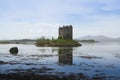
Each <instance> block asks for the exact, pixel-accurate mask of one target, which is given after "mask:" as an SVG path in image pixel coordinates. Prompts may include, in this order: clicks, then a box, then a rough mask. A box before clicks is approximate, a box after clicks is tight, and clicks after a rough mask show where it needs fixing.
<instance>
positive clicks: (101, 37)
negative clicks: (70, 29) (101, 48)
mask: <svg viewBox="0 0 120 80" xmlns="http://www.w3.org/2000/svg"><path fill="white" fill-rule="evenodd" d="M77 40H95V41H111V42H113V41H119V42H120V37H119V38H112V37H108V36H104V35H97V36H91V35H87V36H83V37H80V38H77Z"/></svg>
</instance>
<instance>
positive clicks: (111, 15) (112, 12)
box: [0, 0, 120, 39]
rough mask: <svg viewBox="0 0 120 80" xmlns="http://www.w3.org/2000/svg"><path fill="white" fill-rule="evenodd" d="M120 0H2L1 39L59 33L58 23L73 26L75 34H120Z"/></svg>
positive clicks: (0, 15) (55, 34) (48, 35)
mask: <svg viewBox="0 0 120 80" xmlns="http://www.w3.org/2000/svg"><path fill="white" fill-rule="evenodd" d="M119 3H120V1H119V0H109V1H105V0H16V1H15V0H4V1H3V0H0V28H1V29H0V31H1V33H2V34H0V36H1V39H7V38H27V37H28V38H32V37H33V38H34V37H38V36H42V35H45V36H47V37H50V36H53V37H57V35H58V31H57V30H58V27H59V26H61V25H64V24H71V25H73V26H74V30H75V31H74V37H79V36H81V35H90V34H92V35H95V34H103V35H107V36H115V37H119V35H118V34H120V32H119V31H118V30H119V26H120V24H119V21H120V4H119Z"/></svg>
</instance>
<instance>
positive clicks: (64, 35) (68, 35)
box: [36, 25, 81, 47]
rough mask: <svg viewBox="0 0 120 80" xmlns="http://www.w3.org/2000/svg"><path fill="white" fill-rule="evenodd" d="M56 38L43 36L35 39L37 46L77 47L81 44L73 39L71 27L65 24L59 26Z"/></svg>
mask: <svg viewBox="0 0 120 80" xmlns="http://www.w3.org/2000/svg"><path fill="white" fill-rule="evenodd" d="M58 32H59V33H58V39H52V40H50V39H45V38H44V37H42V38H40V39H38V40H37V41H36V45H37V46H52V47H78V46H81V44H80V43H79V42H77V41H75V40H73V27H72V25H67V26H63V27H59V31H58Z"/></svg>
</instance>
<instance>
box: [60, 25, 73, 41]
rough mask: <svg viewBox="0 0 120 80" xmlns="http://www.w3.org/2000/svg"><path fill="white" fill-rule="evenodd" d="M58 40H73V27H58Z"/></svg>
mask: <svg viewBox="0 0 120 80" xmlns="http://www.w3.org/2000/svg"><path fill="white" fill-rule="evenodd" d="M58 38H59V39H71V40H72V39H73V27H72V25H67V26H64V25H63V27H59V35H58Z"/></svg>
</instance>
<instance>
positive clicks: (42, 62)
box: [0, 42, 120, 80]
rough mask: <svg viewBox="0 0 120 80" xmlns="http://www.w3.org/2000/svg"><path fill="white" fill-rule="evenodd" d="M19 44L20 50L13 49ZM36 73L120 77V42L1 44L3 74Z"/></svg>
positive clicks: (0, 56)
mask: <svg viewBox="0 0 120 80" xmlns="http://www.w3.org/2000/svg"><path fill="white" fill-rule="evenodd" d="M14 46H17V47H18V48H19V53H18V54H17V55H12V54H10V53H9V49H10V48H11V47H14ZM18 72H19V73H23V72H27V73H35V74H52V75H58V76H63V75H70V74H74V75H78V74H83V75H84V76H86V77H87V78H92V77H104V79H108V80H119V79H120V43H115V42H114V43H105V42H104V43H95V44H82V46H81V47H36V46H35V45H33V44H0V74H8V73H18Z"/></svg>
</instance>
